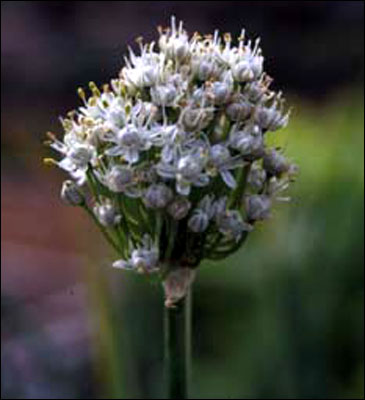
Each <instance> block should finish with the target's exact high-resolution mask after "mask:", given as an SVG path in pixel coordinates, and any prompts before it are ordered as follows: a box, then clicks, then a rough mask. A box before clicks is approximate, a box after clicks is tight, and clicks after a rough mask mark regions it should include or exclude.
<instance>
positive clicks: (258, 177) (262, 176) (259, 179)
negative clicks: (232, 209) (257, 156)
mask: <svg viewBox="0 0 365 400" xmlns="http://www.w3.org/2000/svg"><path fill="white" fill-rule="evenodd" d="M265 181H266V171H265V170H264V169H262V168H261V167H260V166H259V165H257V164H254V165H253V166H252V167H251V170H250V173H249V174H248V177H247V182H248V184H249V185H250V186H251V187H252V188H254V189H256V190H261V189H262V187H263V185H264V183H265Z"/></svg>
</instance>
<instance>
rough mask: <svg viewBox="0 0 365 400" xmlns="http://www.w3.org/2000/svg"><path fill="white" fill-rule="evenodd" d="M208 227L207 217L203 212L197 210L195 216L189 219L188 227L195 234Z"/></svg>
mask: <svg viewBox="0 0 365 400" xmlns="http://www.w3.org/2000/svg"><path fill="white" fill-rule="evenodd" d="M208 225H209V216H208V214H206V213H205V212H204V211H202V210H199V209H197V210H196V211H195V214H194V215H192V216H191V217H190V218H189V221H188V226H189V228H190V229H191V230H192V231H193V232H196V233H199V232H204V231H205V230H206V229H207V228H208Z"/></svg>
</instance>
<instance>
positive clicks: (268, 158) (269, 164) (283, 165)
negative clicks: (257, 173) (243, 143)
mask: <svg viewBox="0 0 365 400" xmlns="http://www.w3.org/2000/svg"><path fill="white" fill-rule="evenodd" d="M263 166H264V169H265V170H266V171H267V172H268V173H269V174H271V175H274V176H279V175H281V174H282V173H284V172H286V171H287V170H288V168H289V164H288V162H287V160H286V158H285V157H284V156H283V155H282V154H280V153H279V152H277V151H276V150H271V151H270V152H269V153H266V154H265V156H264V162H263Z"/></svg>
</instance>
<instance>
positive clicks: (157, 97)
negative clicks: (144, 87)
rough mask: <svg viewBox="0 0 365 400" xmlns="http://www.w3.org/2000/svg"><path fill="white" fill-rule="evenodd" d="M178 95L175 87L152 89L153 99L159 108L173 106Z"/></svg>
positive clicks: (164, 86) (161, 86)
mask: <svg viewBox="0 0 365 400" xmlns="http://www.w3.org/2000/svg"><path fill="white" fill-rule="evenodd" d="M177 94H178V93H177V90H176V88H175V86H173V85H160V86H156V87H152V88H151V98H152V101H153V103H154V104H155V105H157V106H171V105H172V104H173V102H174V101H175V99H176V97H177Z"/></svg>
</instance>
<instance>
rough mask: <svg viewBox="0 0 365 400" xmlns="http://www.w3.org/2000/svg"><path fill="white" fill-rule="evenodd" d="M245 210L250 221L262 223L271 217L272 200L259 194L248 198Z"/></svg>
mask: <svg viewBox="0 0 365 400" xmlns="http://www.w3.org/2000/svg"><path fill="white" fill-rule="evenodd" d="M245 208H246V214H247V219H248V221H262V220H264V219H267V218H269V217H270V209H271V199H270V197H268V196H266V195H259V194H254V195H251V196H247V197H246V198H245Z"/></svg>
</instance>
